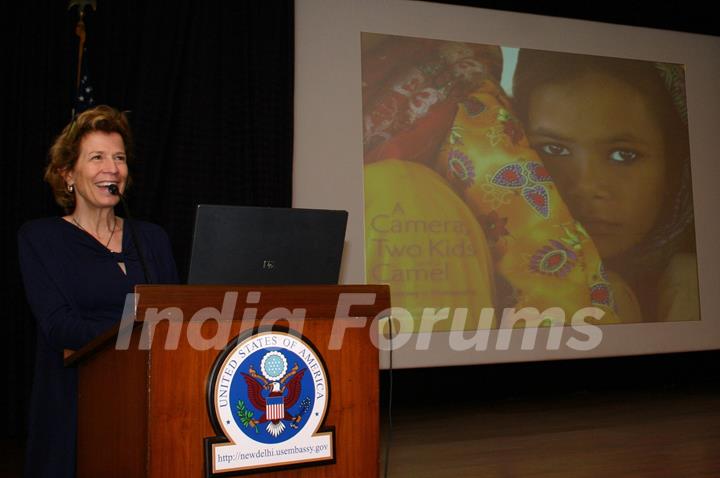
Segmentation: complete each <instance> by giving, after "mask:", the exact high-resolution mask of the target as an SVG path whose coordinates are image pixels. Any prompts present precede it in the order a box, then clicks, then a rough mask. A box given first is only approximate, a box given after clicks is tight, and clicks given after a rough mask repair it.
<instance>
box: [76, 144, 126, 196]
mask: <svg viewBox="0 0 720 478" xmlns="http://www.w3.org/2000/svg"><path fill="white" fill-rule="evenodd" d="M127 177H128V167H127V155H126V154H125V144H124V142H123V139H122V136H120V135H119V134H118V133H104V132H102V131H94V132H92V133H89V134H87V135H86V136H85V137H84V138H83V139H82V141H81V142H80V153H79V155H78V159H77V162H76V163H75V166H74V167H73V169H72V171H69V172H68V173H67V174H65V182H66V183H67V184H68V185H71V184H72V185H73V186H74V187H75V204H76V208H83V209H85V208H90V209H98V208H108V207H110V208H112V207H114V206H115V205H116V204H117V203H118V201H119V200H120V199H119V198H118V196H115V195H113V194H111V193H110V192H109V191H108V189H107V186H108V185H109V184H115V185H116V186H117V187H118V189H119V191H120V193H123V192H124V190H125V185H126V182H127Z"/></svg>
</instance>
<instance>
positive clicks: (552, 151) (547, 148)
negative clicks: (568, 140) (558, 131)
mask: <svg viewBox="0 0 720 478" xmlns="http://www.w3.org/2000/svg"><path fill="white" fill-rule="evenodd" d="M540 151H541V152H542V154H547V155H549V156H570V150H569V149H567V148H566V147H565V146H561V145H559V144H553V143H548V144H543V145H540Z"/></svg>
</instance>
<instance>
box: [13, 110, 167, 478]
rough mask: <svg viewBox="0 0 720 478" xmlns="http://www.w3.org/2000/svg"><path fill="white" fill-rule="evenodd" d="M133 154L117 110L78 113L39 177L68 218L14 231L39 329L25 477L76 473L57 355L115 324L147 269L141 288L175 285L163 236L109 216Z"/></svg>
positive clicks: (71, 403)
mask: <svg viewBox="0 0 720 478" xmlns="http://www.w3.org/2000/svg"><path fill="white" fill-rule="evenodd" d="M131 151H132V137H131V132H130V128H129V125H128V121H127V118H126V116H125V115H124V114H123V113H121V112H118V111H117V110H115V109H113V108H110V107H108V106H98V107H96V108H93V109H90V110H87V111H85V112H83V113H82V114H80V115H78V116H77V117H76V118H75V119H74V120H73V121H72V122H71V123H70V124H69V125H67V126H66V127H65V128H64V129H63V131H62V133H61V134H60V135H59V136H58V137H57V139H56V140H55V142H54V144H53V145H52V147H51V149H50V163H49V165H48V166H47V169H46V171H45V180H46V181H47V182H48V183H49V184H50V186H51V188H52V190H53V193H54V196H55V200H56V201H57V203H58V204H59V205H60V206H61V207H62V208H63V209H64V210H65V211H66V213H67V214H66V215H65V216H63V217H50V218H45V219H38V220H34V221H31V222H28V223H26V224H25V225H23V226H22V228H21V229H20V231H19V233H18V245H19V259H20V267H21V271H22V276H23V280H24V284H25V290H26V294H27V298H28V302H29V303H30V307H31V309H32V311H33V315H34V316H35V319H36V321H37V331H38V333H37V345H36V361H35V378H34V384H33V392H32V399H31V405H30V423H29V437H28V444H27V450H26V452H27V453H26V464H25V474H26V476H28V477H36V476H48V477H50V476H52V477H72V476H74V475H75V435H76V421H77V397H76V393H77V375H76V370H75V369H73V368H65V367H64V366H63V350H65V349H79V348H81V347H82V346H84V345H85V344H87V343H88V342H90V341H91V340H92V339H93V338H95V337H96V336H98V335H99V334H101V333H102V332H104V331H106V330H107V329H109V328H110V327H112V326H113V325H115V324H116V323H117V322H118V321H119V320H120V317H121V314H122V310H123V305H124V302H125V296H126V294H128V293H131V292H132V291H133V288H134V286H135V285H136V284H138V283H144V282H146V277H145V273H144V271H143V268H144V267H146V268H147V281H148V282H152V283H176V282H178V276H177V271H176V267H175V261H174V259H173V256H172V250H171V247H170V241H169V239H168V237H167V234H166V233H165V232H164V231H163V230H162V229H161V228H160V227H158V226H156V225H153V224H149V223H145V222H141V221H134V220H133V221H132V224H130V222H129V220H127V219H123V218H121V217H118V216H116V215H115V211H114V208H115V206H116V205H117V203H118V201H119V197H118V195H116V194H113V192H111V190H112V189H114V188H115V187H116V188H117V191H116V192H119V193H120V194H124V193H125V190H126V189H127V187H128V185H129V183H130V176H129V173H128V159H129V156H130V155H131ZM132 232H134V234H132ZM133 236H134V237H135V238H136V240H137V244H136V243H134V242H135V240H134V239H133ZM142 259H144V262H145V266H143V265H142V263H141V262H142Z"/></svg>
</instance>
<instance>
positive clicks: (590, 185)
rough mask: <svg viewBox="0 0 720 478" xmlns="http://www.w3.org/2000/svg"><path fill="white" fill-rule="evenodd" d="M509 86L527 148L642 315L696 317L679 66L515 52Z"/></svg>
mask: <svg viewBox="0 0 720 478" xmlns="http://www.w3.org/2000/svg"><path fill="white" fill-rule="evenodd" d="M514 82H515V85H514V94H515V99H514V100H515V101H514V105H515V108H516V112H517V114H518V115H519V117H520V119H521V121H522V123H523V124H524V125H525V128H526V134H527V137H528V140H529V142H530V145H531V146H532V147H533V149H535V151H537V153H538V155H539V156H540V158H541V159H542V161H543V163H544V164H545V166H546V167H547V169H548V170H549V172H550V174H551V175H552V177H553V178H554V180H555V183H556V184H557V187H558V189H559V191H560V193H561V196H562V197H563V199H564V200H565V202H566V204H567V205H568V207H569V209H570V211H571V213H572V214H573V216H574V217H575V218H576V219H577V220H578V221H580V223H582V225H583V226H584V227H585V229H586V230H587V232H588V233H589V235H590V237H592V239H593V242H594V243H595V245H596V246H597V248H598V250H599V252H600V255H601V256H602V259H603V261H604V262H605V265H606V267H607V268H608V269H609V270H611V271H615V272H617V273H619V274H620V275H621V276H622V277H623V278H624V279H625V280H626V281H627V282H628V283H629V285H630V287H631V289H632V290H633V291H634V293H635V294H636V296H637V298H638V300H639V303H640V306H641V310H642V316H643V319H644V320H645V321H655V320H668V319H670V320H682V319H685V320H687V319H691V318H695V319H696V318H697V282H696V281H697V275H696V271H695V269H696V261H695V255H694V236H693V233H694V228H693V215H692V211H693V210H692V201H691V194H690V191H691V189H690V154H689V146H688V136H687V123H686V117H687V116H686V108H685V95H684V72H683V70H682V67H681V66H680V65H671V64H659V63H652V62H644V61H637V60H624V59H618V58H607V57H596V56H589V55H576V54H568V53H556V52H547V51H540V50H521V51H520V54H519V57H518V65H517V69H516V73H515V79H514ZM693 285H694V287H693Z"/></svg>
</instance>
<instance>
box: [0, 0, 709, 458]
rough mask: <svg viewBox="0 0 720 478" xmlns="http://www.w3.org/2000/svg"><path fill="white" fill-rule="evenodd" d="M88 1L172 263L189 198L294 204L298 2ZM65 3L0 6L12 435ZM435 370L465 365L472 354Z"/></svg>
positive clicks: (482, 374)
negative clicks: (29, 231)
mask: <svg viewBox="0 0 720 478" xmlns="http://www.w3.org/2000/svg"><path fill="white" fill-rule="evenodd" d="M299 1H302V0H299ZM97 2H98V10H97V11H96V12H94V13H88V14H87V22H86V23H87V30H88V60H89V73H90V79H91V83H92V84H93V86H94V87H95V99H96V101H97V102H101V103H107V104H111V105H113V106H116V107H118V108H121V109H124V110H130V111H131V112H132V113H131V122H132V126H133V129H134V131H135V134H136V143H137V144H136V152H137V161H136V162H135V163H134V164H132V165H131V170H132V173H133V177H134V180H135V184H134V187H133V188H132V190H131V191H130V194H129V198H130V206H131V208H132V209H133V213H134V215H135V216H137V217H139V218H143V219H148V220H151V221H154V222H157V223H159V224H161V225H162V226H163V227H165V228H166V230H167V231H168V232H169V233H170V235H171V239H172V241H173V246H174V251H175V256H176V259H177V262H178V266H179V269H180V272H181V275H183V274H184V273H185V272H186V267H187V259H188V254H189V243H190V237H191V228H192V220H193V217H192V214H193V208H194V205H195V204H197V203H201V202H206V203H227V204H254V205H274V206H288V205H289V204H290V197H291V173H292V119H293V110H292V100H293V97H292V85H293V50H294V45H293V5H292V2H290V1H282V0H275V1H270V0H242V1H228V2H203V1H201V0H195V1H193V0H175V1H172V2H157V1H143V0H123V1H119V0H114V1H113V0H97ZM67 3H68V2H67V1H66V0H35V1H32V2H31V1H27V2H16V3H9V4H6V5H4V6H3V9H2V11H1V12H0V32H1V33H0V34H2V35H4V38H3V41H2V45H3V46H2V49H1V50H0V51H1V54H2V57H0V60H1V62H2V66H3V67H4V68H3V72H2V73H0V97H1V98H2V99H1V101H2V103H0V105H1V106H2V108H1V109H0V155H1V158H2V159H1V161H2V168H0V187H1V191H2V196H1V198H2V201H0V208H1V211H2V219H3V226H2V227H1V228H0V231H1V232H0V234H1V236H0V250H1V251H2V252H1V253H0V254H2V259H1V261H0V270H1V273H2V279H3V285H2V286H1V287H0V298H1V300H2V302H1V304H2V319H0V320H1V321H2V322H0V323H2V329H1V332H0V334H1V335H0V337H2V339H3V344H2V347H0V350H1V351H2V352H0V363H1V364H2V366H1V367H2V368H0V370H1V371H2V375H3V382H4V385H5V386H4V387H3V393H1V394H0V395H1V396H2V399H1V401H0V407H1V408H0V420H1V421H0V427H1V429H0V432H2V435H1V437H2V438H3V439H6V438H8V437H12V438H14V439H15V440H16V441H18V442H20V440H21V439H22V436H23V434H24V421H25V411H26V405H25V403H26V399H27V397H28V395H29V390H30V383H31V380H32V376H31V371H32V356H33V352H34V328H33V327H34V326H33V323H32V319H31V316H30V313H29V310H28V308H27V305H26V304H25V301H24V292H23V289H22V285H21V283H20V279H19V275H18V266H17V253H16V241H15V234H16V231H17V228H18V227H19V226H20V224H21V223H22V222H24V221H25V220H28V219H31V218H36V217H41V216H48V215H57V214H59V213H60V211H59V209H58V208H57V207H56V206H55V205H54V203H53V201H52V198H51V196H50V193H49V190H48V187H47V186H46V185H45V184H44V183H43V182H42V180H41V177H42V170H43V166H44V164H45V162H46V158H47V149H48V147H49V145H50V143H51V141H52V138H53V135H54V134H56V133H57V132H59V130H60V129H61V127H62V126H63V125H64V124H65V123H66V122H67V121H68V120H69V118H70V111H71V106H72V97H73V82H74V78H75V68H76V54H77V51H76V48H77V39H76V37H75V35H74V33H73V29H74V24H75V20H76V18H77V14H76V10H73V11H68V10H67ZM446 3H462V4H466V5H477V6H482V7H486V8H498V9H504V10H513V11H525V12H530V13H540V14H547V15H558V16H567V17H575V18H586V19H592V20H600V21H608V22H616V23H625V24H630V25H639V26H649V27H656V28H666V29H676V30H683V31H690V32H697V33H706V34H714V35H717V34H718V33H720V27H718V26H717V25H718V24H717V23H716V22H714V21H713V16H712V15H709V14H708V12H707V11H704V12H703V11H702V10H697V9H694V10H691V9H690V6H689V5H688V4H687V3H686V2H684V3H683V4H682V5H683V6H681V7H680V6H678V5H680V3H679V2H675V3H672V2H669V3H668V2H666V3H665V4H662V5H660V4H658V5H653V6H652V11H651V10H649V9H648V10H645V9H628V8H627V4H625V6H624V7H621V6H613V5H612V4H606V3H604V4H602V5H596V6H594V7H592V8H588V7H587V5H586V4H582V5H581V4H578V6H572V5H570V6H563V7H562V8H560V7H557V6H553V5H548V3H549V2H536V1H532V2H522V1H516V0H515V1H503V2H492V1H473V0H467V1H455V2H446ZM629 10H630V11H629ZM358 93H359V92H358ZM717 359H718V354H717V352H703V353H695V354H675V355H674V356H646V357H638V358H615V359H604V360H592V361H573V362H569V363H539V364H506V365H497V366H489V367H488V366H485V367H473V370H472V372H471V373H472V374H474V375H473V376H474V377H476V378H477V379H478V381H480V382H482V383H484V384H485V385H486V386H487V387H488V388H491V389H492V390H494V391H495V394H501V395H502V394H508V395H512V394H518V393H528V392H529V391H531V390H533V391H542V390H550V389H552V390H555V391H558V392H560V393H562V391H564V390H572V389H573V388H574V389H582V388H593V387H599V388H602V387H612V386H620V387H625V386H631V385H639V386H643V385H647V384H650V385H652V384H660V385H661V386H674V385H676V384H678V383H680V382H687V381H689V380H690V381H692V380H697V381H701V382H704V381H708V380H716V379H717V376H718V365H717V363H718V360H717ZM427 373H428V372H426V371H408V372H406V373H404V374H398V375H396V380H397V382H398V385H399V386H398V387H396V391H397V393H398V395H399V396H398V398H400V399H401V400H400V403H402V396H403V394H405V396H406V399H407V400H408V401H411V400H416V399H417V395H416V393H415V391H416V390H415V388H414V386H413V385H414V384H417V383H419V382H421V381H422V380H425V379H427ZM442 373H443V374H446V375H447V374H448V373H450V374H456V375H457V376H458V377H467V374H468V370H467V369H466V368H464V367H461V368H456V369H455V371H447V370H445V371H443V372H442ZM568 378H570V380H568ZM426 396H427V397H431V396H432V394H427V395H426ZM0 471H2V468H1V467H0Z"/></svg>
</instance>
